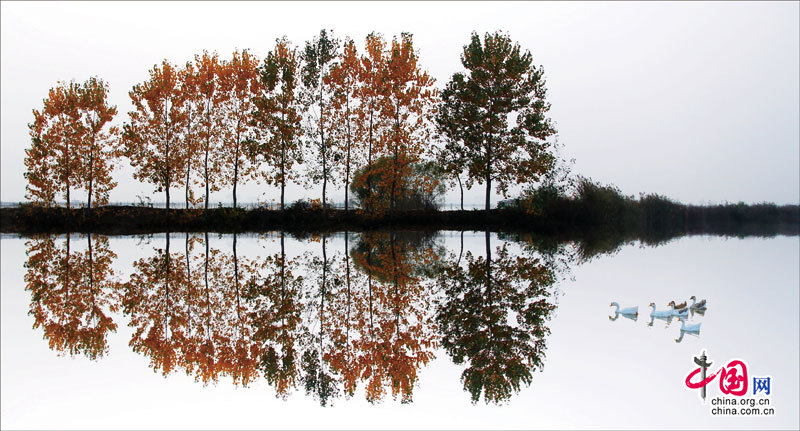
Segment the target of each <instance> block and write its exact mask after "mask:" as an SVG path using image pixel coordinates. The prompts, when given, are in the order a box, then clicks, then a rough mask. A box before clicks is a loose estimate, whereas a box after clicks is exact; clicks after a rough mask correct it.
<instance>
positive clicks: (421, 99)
mask: <svg viewBox="0 0 800 431" xmlns="http://www.w3.org/2000/svg"><path fill="white" fill-rule="evenodd" d="M433 82H434V80H433V78H431V77H430V76H429V75H428V73H427V72H425V71H423V70H422V69H420V67H419V64H418V55H417V53H416V52H415V51H414V44H413V40H412V36H411V34H410V33H402V34H401V36H400V38H399V39H398V38H397V37H395V38H394V39H392V46H391V49H390V51H389V56H388V62H387V65H386V76H385V85H386V90H387V93H386V98H385V101H384V103H383V104H382V106H381V108H382V109H381V113H382V115H383V116H384V117H386V118H387V119H388V121H389V123H390V124H391V127H390V131H389V133H388V137H387V139H386V141H385V142H384V144H385V146H384V148H383V153H384V155H386V156H387V157H390V159H391V164H390V165H391V175H389V176H388V179H389V180H390V181H391V187H390V196H391V201H390V203H391V205H390V210H394V209H395V206H396V205H397V192H398V190H399V189H400V188H402V187H403V185H404V184H403V183H404V181H405V180H406V178H407V177H408V175H409V174H410V170H411V164H412V163H415V162H417V161H419V159H420V156H421V155H422V153H423V151H424V148H425V145H427V143H428V142H429V138H430V133H429V125H430V119H431V116H432V114H433V110H434V98H435V96H436V90H435V89H434V88H433Z"/></svg>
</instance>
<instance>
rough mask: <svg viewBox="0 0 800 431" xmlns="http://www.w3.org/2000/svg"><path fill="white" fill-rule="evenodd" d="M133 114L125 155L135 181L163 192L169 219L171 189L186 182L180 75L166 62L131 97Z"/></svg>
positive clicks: (127, 129)
mask: <svg viewBox="0 0 800 431" xmlns="http://www.w3.org/2000/svg"><path fill="white" fill-rule="evenodd" d="M129 95H130V98H131V102H132V103H133V106H134V109H135V110H134V111H131V112H130V113H129V116H130V123H128V124H125V126H124V132H123V145H124V150H123V151H124V154H125V155H126V156H127V157H128V159H130V161H131V165H132V166H133V167H134V168H135V171H134V174H133V177H134V178H136V179H138V180H143V181H147V182H150V183H152V184H153V185H155V186H156V191H159V192H160V191H162V190H163V191H164V193H165V197H166V214H167V217H169V206H170V202H169V189H170V187H171V186H172V185H173V184H180V183H181V181H182V180H183V169H184V167H185V163H186V160H185V157H184V153H183V152H182V151H180V142H179V140H178V139H179V137H180V134H179V133H180V127H181V123H182V121H183V112H182V109H181V105H182V100H181V99H182V95H181V91H180V78H179V76H178V71H177V70H176V69H175V66H173V65H172V64H171V63H170V62H168V61H167V60H164V61H163V62H162V63H161V65H160V66H158V65H156V66H154V67H153V69H151V70H150V79H149V80H147V81H145V82H142V83H140V84H137V85H134V86H133V89H132V90H131V91H130V93H129Z"/></svg>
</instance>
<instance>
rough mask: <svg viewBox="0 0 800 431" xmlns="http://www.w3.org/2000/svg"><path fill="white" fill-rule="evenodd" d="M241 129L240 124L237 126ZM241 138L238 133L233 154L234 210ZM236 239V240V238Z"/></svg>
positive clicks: (234, 207)
mask: <svg viewBox="0 0 800 431" xmlns="http://www.w3.org/2000/svg"><path fill="white" fill-rule="evenodd" d="M236 127H237V128H238V127H239V124H237V125H236ZM239 137H240V133H239V132H238V131H237V132H236V146H235V147H234V153H233V158H234V160H233V209H236V183H238V182H239ZM234 238H236V237H235V236H234Z"/></svg>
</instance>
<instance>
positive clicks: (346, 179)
mask: <svg viewBox="0 0 800 431" xmlns="http://www.w3.org/2000/svg"><path fill="white" fill-rule="evenodd" d="M345 104H346V106H347V108H346V110H345V113H346V115H347V123H346V124H347V126H346V130H347V138H346V145H347V158H346V159H345V165H344V169H345V175H344V212H347V210H348V197H349V194H348V192H349V191H348V189H349V188H350V145H351V143H350V95H349V94H348V95H347V99H346V100H345ZM346 240H347V234H346V233H345V241H346Z"/></svg>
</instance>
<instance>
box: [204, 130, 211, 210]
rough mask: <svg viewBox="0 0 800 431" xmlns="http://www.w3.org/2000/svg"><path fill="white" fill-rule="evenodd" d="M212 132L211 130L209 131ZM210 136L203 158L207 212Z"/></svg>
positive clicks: (207, 138) (207, 139)
mask: <svg viewBox="0 0 800 431" xmlns="http://www.w3.org/2000/svg"><path fill="white" fill-rule="evenodd" d="M209 133H210V132H209ZM209 139H211V138H210V137H206V151H205V158H204V159H203V177H204V178H205V181H206V205H205V206H206V213H208V199H209V197H210V196H209V189H208V152H209V151H210V148H209V145H210V142H209Z"/></svg>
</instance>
